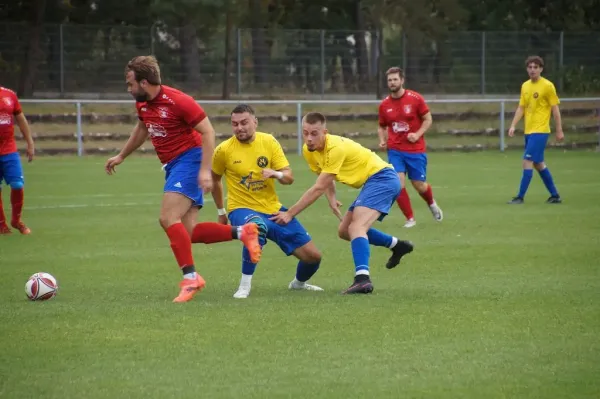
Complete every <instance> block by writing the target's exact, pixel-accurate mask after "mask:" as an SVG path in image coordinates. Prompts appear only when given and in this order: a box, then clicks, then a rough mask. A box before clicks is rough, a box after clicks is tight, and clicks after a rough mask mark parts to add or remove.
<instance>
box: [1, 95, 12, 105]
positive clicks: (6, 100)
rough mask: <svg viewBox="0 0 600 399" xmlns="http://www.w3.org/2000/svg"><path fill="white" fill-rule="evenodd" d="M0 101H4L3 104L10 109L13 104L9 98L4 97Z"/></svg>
mask: <svg viewBox="0 0 600 399" xmlns="http://www.w3.org/2000/svg"><path fill="white" fill-rule="evenodd" d="M2 100H3V101H4V104H6V106H7V107H12V105H13V102H12V100H11V99H10V98H8V97H4V98H3V99H2Z"/></svg>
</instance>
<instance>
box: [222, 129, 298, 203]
mask: <svg viewBox="0 0 600 399" xmlns="http://www.w3.org/2000/svg"><path fill="white" fill-rule="evenodd" d="M288 166H290V163H289V162H288V160H287V158H286V157H285V154H284V153H283V149H282V148H281V144H279V142H278V141H277V139H275V137H273V136H272V135H270V134H267V133H261V132H256V135H255V136H254V141H253V142H252V143H242V142H240V141H239V140H238V139H237V138H236V137H235V136H233V137H231V138H229V139H227V140H225V141H223V142H222V143H221V144H219V145H218V146H217V148H215V152H214V155H213V161H212V170H213V172H214V173H216V174H218V175H220V176H223V175H225V184H226V185H227V212H231V211H233V210H234V209H239V208H248V209H252V210H253V211H256V212H262V213H266V214H273V213H275V212H277V211H279V209H280V208H281V203H280V202H279V198H278V197H277V193H276V192H275V179H272V178H268V179H265V178H263V177H262V170H263V169H264V168H270V169H274V170H280V169H283V168H286V167H288Z"/></svg>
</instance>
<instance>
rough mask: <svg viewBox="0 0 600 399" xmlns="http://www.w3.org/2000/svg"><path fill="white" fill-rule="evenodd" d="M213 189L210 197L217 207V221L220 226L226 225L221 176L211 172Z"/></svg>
mask: <svg viewBox="0 0 600 399" xmlns="http://www.w3.org/2000/svg"><path fill="white" fill-rule="evenodd" d="M211 175H212V181H213V189H212V193H211V194H212V197H213V200H214V201H215V205H216V207H217V213H218V215H219V217H218V220H219V223H221V224H227V212H226V211H225V199H224V197H223V181H222V179H223V176H222V175H219V174H217V173H215V172H214V171H211Z"/></svg>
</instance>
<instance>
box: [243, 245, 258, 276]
mask: <svg viewBox="0 0 600 399" xmlns="http://www.w3.org/2000/svg"><path fill="white" fill-rule="evenodd" d="M255 270H256V263H252V261H251V260H250V253H249V252H248V250H247V249H246V247H244V249H243V250H242V274H246V275H248V276H251V275H253V274H254V271H255Z"/></svg>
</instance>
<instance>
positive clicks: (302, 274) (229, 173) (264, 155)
mask: <svg viewBox="0 0 600 399" xmlns="http://www.w3.org/2000/svg"><path fill="white" fill-rule="evenodd" d="M231 126H232V128H233V133H234V136H233V137H231V138H230V139H228V140H225V141H224V142H222V143H221V144H219V146H217V148H216V149H215V153H214V157H213V164H212V176H213V183H214V184H213V192H212V195H213V198H214V200H215V204H216V205H217V208H218V214H219V222H220V223H223V224H227V217H228V216H229V220H230V221H231V223H232V224H233V225H234V226H243V225H245V224H247V223H256V224H257V225H258V228H259V232H260V234H259V243H260V245H261V247H262V246H264V245H265V244H266V243H267V240H266V239H267V238H268V239H269V240H271V241H273V242H275V243H276V244H277V245H279V248H281V250H282V251H283V252H284V253H285V254H286V255H288V256H289V255H294V256H295V257H296V258H298V260H299V262H298V267H297V269H296V278H295V279H294V280H293V281H292V282H291V283H290V284H289V289H291V290H309V291H323V289H322V288H320V287H317V286H315V285H311V284H307V283H306V282H307V281H308V280H309V279H310V278H311V277H312V276H313V275H314V274H315V273H316V272H317V270H318V269H319V265H320V263H321V253H320V252H319V250H318V249H317V247H316V246H315V244H314V243H313V241H312V240H311V238H310V235H309V234H308V232H307V231H306V230H305V229H304V227H303V226H302V225H301V224H300V222H299V221H298V220H296V219H292V220H290V223H288V224H287V225H285V226H280V225H277V224H276V223H274V222H273V221H271V220H269V218H270V217H271V216H273V215H274V214H275V213H277V212H279V211H282V210H283V211H285V210H286V208H284V207H283V206H282V205H281V202H279V198H278V197H277V192H276V191H275V181H279V183H280V184H284V185H288V184H292V183H293V182H294V177H293V175H292V169H291V168H290V163H289V162H288V160H287V158H286V157H285V154H284V153H283V149H282V148H281V145H280V144H279V142H278V141H277V140H276V139H275V137H273V136H272V135H270V134H267V133H261V132H257V131H256V128H257V126H258V120H257V118H256V116H255V112H254V109H252V107H250V106H249V105H246V104H240V105H238V106H236V107H235V108H234V109H233V111H232V112H231ZM223 175H224V176H225V182H226V184H227V210H225V209H224V203H223V185H222V183H221V180H222V176H223ZM255 270H256V263H253V262H252V260H251V259H250V254H249V252H248V250H247V249H246V248H245V247H244V249H243V252H242V278H241V281H240V286H239V288H238V290H237V292H236V293H235V294H234V295H233V297H234V298H247V297H248V295H250V289H251V282H252V276H253V274H254V271H255Z"/></svg>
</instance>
